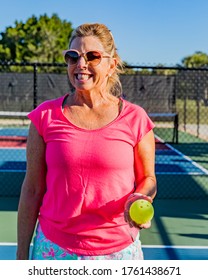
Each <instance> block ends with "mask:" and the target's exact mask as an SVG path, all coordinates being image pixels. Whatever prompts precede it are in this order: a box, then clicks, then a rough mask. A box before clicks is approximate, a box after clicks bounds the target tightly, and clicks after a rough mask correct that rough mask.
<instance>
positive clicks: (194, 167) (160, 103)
mask: <svg viewBox="0 0 208 280" xmlns="http://www.w3.org/2000/svg"><path fill="white" fill-rule="evenodd" d="M120 79H121V83H122V87H123V98H125V99H127V100H129V101H131V102H133V103H136V104H138V105H140V106H142V107H143V108H144V109H145V110H146V111H147V113H148V114H149V116H150V118H152V120H153V121H154V122H155V124H156V127H155V129H154V132H155V135H156V148H157V149H156V174H157V180H158V198H172V199H178V198H181V199H183V198H184V199H207V195H208V143H207V142H208V69H198V68H182V67H153V66H152V67H151V66H126V68H125V72H124V73H123V74H122V75H121V76H120ZM71 91H73V87H72V86H71V84H70V82H69V80H68V77H67V69H66V65H64V64H46V63H44V64H40V63H12V62H0V156H1V157H0V196H11V197H12V196H14V197H17V196H19V193H20V189H21V184H22V181H23V178H24V174H25V168H26V164H25V144H26V138H27V131H28V126H29V121H28V119H27V112H29V111H31V110H32V109H33V108H35V107H36V106H38V105H39V104H40V103H42V102H43V101H45V100H47V99H53V98H56V97H59V96H61V95H64V94H66V93H67V92H71Z"/></svg>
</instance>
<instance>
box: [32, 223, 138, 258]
mask: <svg viewBox="0 0 208 280" xmlns="http://www.w3.org/2000/svg"><path fill="white" fill-rule="evenodd" d="M31 259H32V260H143V252H142V249H141V242H140V240H139V239H137V240H135V241H134V242H133V243H132V244H131V245H129V246H128V247H126V248H125V249H123V250H121V251H119V252H116V253H112V254H109V255H102V256H84V255H81V256H80V255H76V254H74V253H71V252H69V251H67V250H65V249H63V248H61V247H59V246H58V245H57V244H55V243H53V242H52V241H50V240H49V239H47V238H46V237H45V235H44V234H43V232H42V230H41V227H40V225H38V227H37V229H36V236H35V238H34V242H33V248H32V257H31Z"/></svg>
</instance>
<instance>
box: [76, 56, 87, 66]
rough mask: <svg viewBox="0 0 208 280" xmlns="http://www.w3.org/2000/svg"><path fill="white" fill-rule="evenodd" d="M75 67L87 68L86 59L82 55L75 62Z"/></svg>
mask: <svg viewBox="0 0 208 280" xmlns="http://www.w3.org/2000/svg"><path fill="white" fill-rule="evenodd" d="M77 66H78V67H80V68H82V67H86V66H87V59H86V57H85V56H84V55H83V54H82V55H81V56H80V58H79V60H78V62H77Z"/></svg>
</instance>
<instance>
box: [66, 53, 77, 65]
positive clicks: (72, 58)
mask: <svg viewBox="0 0 208 280" xmlns="http://www.w3.org/2000/svg"><path fill="white" fill-rule="evenodd" d="M78 59H79V54H78V53H77V52H75V51H68V52H66V53H65V61H66V63H68V64H76V63H77V61H78Z"/></svg>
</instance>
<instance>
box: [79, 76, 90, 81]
mask: <svg viewBox="0 0 208 280" xmlns="http://www.w3.org/2000/svg"><path fill="white" fill-rule="evenodd" d="M89 78H90V75H88V74H77V79H78V80H85V81H86V80H88V79H89Z"/></svg>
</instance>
